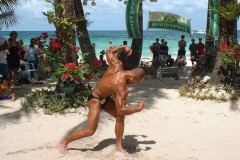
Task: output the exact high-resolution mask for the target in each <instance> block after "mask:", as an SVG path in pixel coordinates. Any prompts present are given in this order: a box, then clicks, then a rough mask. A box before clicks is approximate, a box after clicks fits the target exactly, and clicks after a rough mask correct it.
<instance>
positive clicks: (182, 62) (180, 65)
mask: <svg viewBox="0 0 240 160" xmlns="http://www.w3.org/2000/svg"><path fill="white" fill-rule="evenodd" d="M176 64H177V67H178V68H179V69H180V70H182V68H183V67H184V66H186V64H187V62H186V56H184V55H179V56H178V57H177V59H176Z"/></svg>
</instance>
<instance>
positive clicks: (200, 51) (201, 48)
mask: <svg viewBox="0 0 240 160" xmlns="http://www.w3.org/2000/svg"><path fill="white" fill-rule="evenodd" d="M198 41H199V42H198V44H197V48H198V56H203V55H204V54H205V52H204V49H205V45H204V44H203V43H202V38H199V39H198Z"/></svg>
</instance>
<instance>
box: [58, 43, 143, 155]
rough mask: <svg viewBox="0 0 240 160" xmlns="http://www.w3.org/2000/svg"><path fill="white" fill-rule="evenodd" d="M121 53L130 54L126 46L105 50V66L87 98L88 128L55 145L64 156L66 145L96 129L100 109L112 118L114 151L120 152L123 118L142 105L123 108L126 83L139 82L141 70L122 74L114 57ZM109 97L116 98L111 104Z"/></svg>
mask: <svg viewBox="0 0 240 160" xmlns="http://www.w3.org/2000/svg"><path fill="white" fill-rule="evenodd" d="M123 50H125V51H126V54H127V55H128V56H129V55H131V54H132V50H131V49H130V48H128V47H127V46H120V47H116V48H111V49H109V50H107V51H106V57H107V61H108V63H109V67H108V69H107V71H106V72H105V74H104V75H103V77H102V78H101V80H100V81H99V82H98V84H97V85H96V87H95V88H94V90H93V92H92V94H91V95H90V96H89V97H88V108H89V112H88V127H87V128H86V129H84V130H79V131H75V132H73V133H72V134H70V135H69V136H68V137H66V138H65V139H64V140H62V141H61V142H60V145H59V151H60V153H62V154H66V153H67V145H68V143H70V142H72V141H74V140H77V139H80V138H83V137H87V136H91V135H93V134H94V132H95V131H96V129H97V126H98V121H99V115H100V111H101V109H102V110H104V111H106V112H107V113H109V114H110V115H112V116H113V117H115V118H116V125H115V134H116V150H117V151H120V152H123V153H124V149H123V147H122V137H123V132H124V118H125V115H130V114H133V113H135V112H140V111H141V110H142V109H143V106H144V104H143V101H139V102H138V105H137V106H136V107H127V96H128V88H127V84H137V83H139V82H141V81H143V79H144V70H143V69H142V68H135V69H133V70H129V71H124V70H123V68H122V62H121V61H120V60H119V59H118V58H117V54H118V53H119V52H121V51H123ZM113 94H115V95H116V98H115V101H114V100H113V99H112V98H111V97H110V96H111V95H113Z"/></svg>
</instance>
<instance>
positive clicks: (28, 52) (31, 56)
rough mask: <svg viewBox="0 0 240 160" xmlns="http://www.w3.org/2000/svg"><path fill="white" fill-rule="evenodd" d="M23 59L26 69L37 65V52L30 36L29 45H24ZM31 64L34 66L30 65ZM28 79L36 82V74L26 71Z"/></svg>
mask: <svg viewBox="0 0 240 160" xmlns="http://www.w3.org/2000/svg"><path fill="white" fill-rule="evenodd" d="M24 52H25V54H24V60H25V62H26V68H25V69H26V70H27V69H33V67H34V69H37V66H38V60H37V54H38V49H37V48H36V47H35V39H34V38H32V39H31V41H30V45H29V46H25V47H24ZM30 64H33V65H34V66H32V65H30ZM27 77H28V81H29V82H31V83H36V82H37V80H36V79H37V75H35V76H34V75H33V72H28V74H27Z"/></svg>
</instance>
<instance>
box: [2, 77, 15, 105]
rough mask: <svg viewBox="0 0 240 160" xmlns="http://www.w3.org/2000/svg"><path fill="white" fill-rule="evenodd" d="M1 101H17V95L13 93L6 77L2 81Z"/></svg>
mask: <svg viewBox="0 0 240 160" xmlns="http://www.w3.org/2000/svg"><path fill="white" fill-rule="evenodd" d="M0 99H1V100H5V99H11V100H12V101H14V100H15V94H14V93H13V91H12V89H11V87H10V85H9V83H8V79H7V78H6V77H5V78H2V79H1V84H0Z"/></svg>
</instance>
